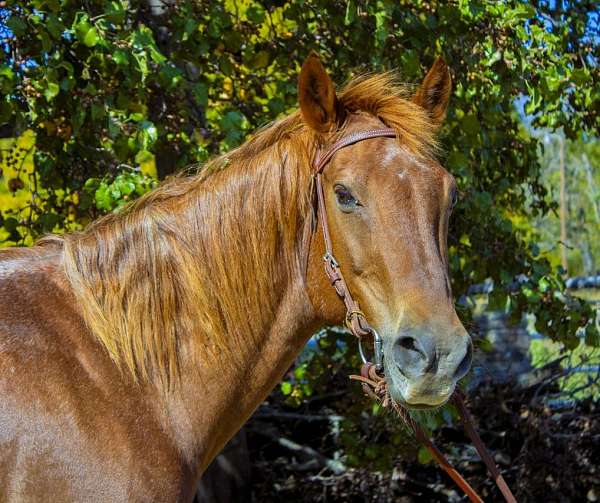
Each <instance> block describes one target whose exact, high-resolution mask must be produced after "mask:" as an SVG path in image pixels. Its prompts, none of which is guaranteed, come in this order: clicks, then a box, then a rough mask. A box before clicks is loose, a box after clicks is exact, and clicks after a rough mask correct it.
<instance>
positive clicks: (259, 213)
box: [0, 53, 472, 502]
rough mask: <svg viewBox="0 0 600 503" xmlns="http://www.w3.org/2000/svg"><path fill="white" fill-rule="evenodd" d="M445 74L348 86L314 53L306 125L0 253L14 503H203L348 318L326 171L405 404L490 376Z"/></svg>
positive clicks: (364, 306) (354, 275) (355, 281)
mask: <svg viewBox="0 0 600 503" xmlns="http://www.w3.org/2000/svg"><path fill="white" fill-rule="evenodd" d="M451 85H452V84H451V77H450V73H449V69H448V67H447V65H446V64H445V63H444V62H443V61H442V60H441V59H438V60H437V61H435V63H434V64H433V66H432V67H431V69H430V70H429V72H428V73H427V75H426V76H425V78H424V80H423V81H422V83H421V84H420V86H419V87H418V88H417V90H416V91H415V92H414V93H413V92H411V90H410V89H409V88H408V87H407V86H404V85H400V84H398V83H397V79H395V77H394V75H393V74H391V73H381V74H371V75H367V76H361V77H357V78H355V79H353V80H351V81H349V82H348V83H347V84H346V85H345V86H344V87H343V88H341V89H340V90H339V91H336V89H335V86H334V84H333V82H332V80H331V78H330V77H329V75H328V73H327V71H326V70H325V68H324V66H323V64H322V62H321V61H320V59H319V58H318V56H316V55H315V54H314V53H313V54H311V55H310V56H308V58H307V59H306V61H305V62H304V63H303V65H302V67H301V70H300V74H299V80H298V98H299V110H297V111H296V112H294V113H292V114H291V115H288V116H286V117H284V118H283V119H280V120H277V121H275V122H274V123H272V124H270V125H269V126H267V127H265V128H263V129H262V130H259V131H258V132H257V133H255V135H254V136H253V137H252V138H251V139H249V140H248V141H247V142H246V143H244V144H243V145H242V146H240V147H238V148H236V149H234V150H232V151H231V152H229V153H226V154H224V155H221V156H219V157H216V158H215V159H213V160H211V161H209V162H208V163H207V164H206V165H205V166H204V167H203V168H202V169H200V170H198V172H197V173H194V174H190V173H187V174H181V175H178V176H174V177H172V178H171V179H169V180H167V181H165V182H164V183H162V184H161V185H159V186H158V187H157V188H156V189H155V190H153V191H151V192H149V193H148V194H146V195H145V196H142V197H141V198H139V199H138V200H136V201H134V202H132V203H131V204H130V205H129V206H127V207H125V208H124V209H123V210H122V211H119V212H116V213H112V214H109V215H107V216H104V217H102V218H100V219H99V220H97V221H95V222H93V223H92V224H90V225H89V226H88V227H87V228H86V229H85V230H83V231H81V232H74V233H67V234H64V235H50V236H47V237H44V238H42V239H41V240H40V241H39V242H38V243H37V244H36V245H35V246H33V247H31V248H13V249H5V250H3V251H2V252H1V253H0V278H1V280H0V396H1V400H0V500H1V501H3V502H16V501H19V502H23V501H40V500H42V499H46V498H51V499H52V500H53V501H65V502H67V501H69V502H70V501H106V502H108V501H110V502H113V501H114V502H116V501H129V502H138V501H139V502H149V501H161V502H163V501H190V500H192V498H193V495H194V492H195V487H196V484H197V482H198V480H199V477H200V475H201V474H202V472H203V470H204V469H205V468H206V467H207V465H208V464H209V462H210V461H211V460H212V459H213V458H214V457H215V456H216V454H217V453H218V452H219V451H220V450H221V448H222V447H223V446H224V444H225V443H226V442H227V440H228V439H229V438H231V437H232V436H233V435H234V434H235V432H236V431H238V430H239V428H240V427H241V426H242V425H243V423H244V422H245V421H246V420H247V419H248V417H249V416H250V415H251V414H252V412H253V411H254V410H255V409H256V408H257V407H258V405H259V404H260V403H261V401H262V400H264V399H265V397H266V396H267V395H268V393H269V392H270V391H271V390H272V389H273V387H274V386H275V385H276V384H277V382H278V381H279V380H280V379H281V378H282V376H283V375H284V373H285V372H286V370H287V369H288V368H289V367H290V366H291V365H292V363H293V361H294V359H295V358H296V357H297V355H298V354H299V352H300V351H301V349H302V347H303V345H304V344H305V343H306V341H307V340H308V339H309V338H310V336H311V334H313V333H314V332H315V331H316V330H318V329H319V328H320V327H322V326H324V325H326V324H330V325H332V324H339V323H341V322H342V321H343V319H344V317H345V315H346V312H345V308H344V305H343V303H342V302H340V298H339V297H338V295H337V294H336V292H335V291H334V290H333V289H332V288H331V285H330V284H329V280H328V278H327V277H326V276H325V275H324V274H323V261H322V255H323V251H324V247H325V244H326V243H325V242H324V239H325V238H324V237H323V236H322V235H321V234H320V233H318V232H316V229H317V222H316V220H318V215H317V212H316V211H315V197H314V177H313V172H312V168H311V166H312V165H313V164H314V161H315V156H317V155H318V153H319V152H321V151H322V149H323V148H325V147H327V146H328V145H332V144H333V143H335V142H336V141H337V140H339V139H341V138H344V137H345V136H347V135H349V134H353V133H356V132H360V131H364V130H373V129H378V128H383V127H385V128H389V129H391V130H393V132H394V133H395V137H393V138H392V137H389V136H390V135H388V136H387V137H374V138H369V139H364V140H363V141H360V142H357V143H355V144H352V145H348V146H346V147H345V148H343V149H341V150H339V151H338V152H336V153H335V154H334V155H333V157H332V158H331V159H330V161H329V164H328V166H327V168H326V169H325V170H324V171H323V173H322V187H321V188H322V195H323V201H324V203H325V204H326V206H327V208H328V212H327V216H326V218H327V224H328V226H329V231H330V238H331V242H332V243H333V248H334V250H335V256H336V260H337V263H339V265H340V267H341V268H342V269H343V270H344V273H345V281H346V283H347V287H348V289H349V291H351V292H352V294H353V296H354V298H355V299H357V303H358V304H360V308H361V310H362V311H361V312H362V313H364V315H365V316H366V317H367V318H368V319H369V322H370V324H371V326H372V327H374V328H375V329H376V330H377V333H378V334H380V335H381V339H382V343H383V357H384V372H385V376H386V380H387V382H388V386H389V390H390V394H391V397H392V399H393V400H395V401H396V402H397V403H400V404H402V405H403V406H405V407H409V408H411V407H412V408H424V409H430V408H435V407H439V406H440V405H442V404H443V403H445V402H446V401H447V400H448V399H449V397H450V396H451V395H452V393H453V391H454V389H455V386H456V383H457V381H458V380H459V379H460V378H461V377H463V376H464V375H465V373H466V372H467V370H468V369H469V366H470V363H471V354H472V344H471V339H470V337H469V335H468V333H467V332H466V330H465V328H464V327H463V325H462V324H461V322H460V320H459V318H458V316H457V314H456V312H455V309H454V303H453V298H452V293H451V287H450V279H449V273H448V249H447V233H448V222H449V217H450V214H451V211H452V207H453V204H454V203H455V201H456V193H457V188H456V183H455V180H454V179H453V177H452V176H451V175H450V174H449V173H448V172H447V171H446V170H445V169H444V168H443V167H442V166H441V165H440V163H439V162H438V161H437V160H436V158H437V157H438V156H437V151H438V148H439V147H438V140H437V132H438V130H439V127H440V125H441V123H442V121H443V119H444V116H445V113H446V109H447V105H448V100H449V96H450V93H451Z"/></svg>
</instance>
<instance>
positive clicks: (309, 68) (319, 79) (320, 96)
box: [298, 52, 338, 133]
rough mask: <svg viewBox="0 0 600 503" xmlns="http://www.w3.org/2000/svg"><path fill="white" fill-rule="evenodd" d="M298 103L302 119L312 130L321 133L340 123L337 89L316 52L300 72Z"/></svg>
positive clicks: (310, 55) (311, 54)
mask: <svg viewBox="0 0 600 503" xmlns="http://www.w3.org/2000/svg"><path fill="white" fill-rule="evenodd" d="M298 101H299V102H300V112H301V113H302V118H303V119H304V122H306V124H308V125H309V126H310V127H311V128H313V129H315V130H317V131H319V132H321V133H326V132H327V131H331V130H332V129H334V128H335V126H336V124H337V122H338V112H337V109H338V103H337V98H336V95H335V89H334V86H333V82H332V81H331V79H330V78H329V75H327V72H326V71H325V68H324V67H323V65H322V64H321V60H320V59H319V56H317V54H316V53H315V52H311V53H310V54H309V56H308V58H306V61H304V64H303V65H302V70H300V77H299V79H298Z"/></svg>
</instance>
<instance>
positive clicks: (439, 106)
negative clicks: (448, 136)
mask: <svg viewBox="0 0 600 503" xmlns="http://www.w3.org/2000/svg"><path fill="white" fill-rule="evenodd" d="M451 90H452V77H450V70H449V69H448V66H447V65H446V63H445V62H444V60H443V59H442V58H438V59H437V60H436V61H435V63H434V64H433V66H432V67H431V69H430V70H429V72H428V73H427V76H426V77H425V79H424V80H423V83H422V84H421V86H420V87H419V89H417V92H416V93H415V95H414V97H413V102H414V103H416V104H417V105H419V106H420V107H423V108H424V109H425V110H426V111H427V112H428V113H429V116H430V117H431V120H432V122H433V123H434V124H436V125H437V124H440V123H441V122H442V121H443V120H444V117H445V116H446V109H447V108H448V100H449V98H450V91H451Z"/></svg>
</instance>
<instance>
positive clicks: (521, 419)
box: [247, 384, 600, 503]
mask: <svg viewBox="0 0 600 503" xmlns="http://www.w3.org/2000/svg"><path fill="white" fill-rule="evenodd" d="M534 391H535V390H534V389H528V390H520V391H518V390H516V388H515V386H512V385H510V384H505V385H482V386H480V387H479V388H478V389H476V390H475V391H473V392H472V393H471V395H470V398H469V408H470V410H471V412H472V414H473V416H474V417H475V419H476V421H477V422H478V430H479V432H480V435H481V436H482V438H483V440H484V442H485V443H486V445H487V447H488V448H489V449H490V451H491V453H492V455H493V456H494V458H495V460H496V462H497V464H498V465H499V467H500V468H501V470H502V472H503V475H504V477H505V479H506V481H507V482H508V484H509V486H510V487H511V488H512V489H513V491H514V492H515V495H516V497H517V499H518V500H519V501H520V502H536V503H539V502H548V503H550V502H561V503H562V502H586V501H590V502H594V501H600V473H599V469H600V407H599V404H598V403H594V402H592V401H587V402H581V403H578V404H577V405H574V406H571V407H569V408H564V409H550V408H548V407H547V406H544V405H543V403H542V402H540V401H539V400H537V397H535V394H534ZM276 412H277V411H276ZM279 412H280V414H281V413H282V412H283V415H282V417H278V414H277V413H273V414H271V415H270V416H269V415H268V414H262V416H261V415H260V414H258V415H257V417H255V418H254V419H253V420H252V421H251V422H250V423H249V425H248V427H247V435H248V447H249V452H250V461H251V474H252V475H251V480H252V485H251V492H252V501H254V502H261V503H262V502H311V503H314V502H328V503H331V502H344V503H354V502H356V503H359V502H377V503H389V502H392V501H393V502H398V503H411V502H444V503H445V502H455V501H456V502H458V501H466V498H465V497H464V496H462V495H461V494H460V493H459V491H458V489H457V488H456V487H455V486H454V484H453V482H452V481H451V480H450V479H449V478H448V477H447V476H446V475H445V474H444V473H443V472H442V471H441V470H440V469H439V468H437V466H435V464H427V465H423V464H420V463H418V462H417V461H416V459H415V452H416V449H413V450H412V452H410V449H408V452H409V454H408V455H407V453H406V451H405V453H404V457H400V456H398V457H397V458H396V459H395V461H394V463H393V470H389V469H388V470H387V471H376V470H368V469H349V470H345V471H341V470H339V473H337V474H336V473H334V471H335V470H334V471H332V469H331V468H327V467H323V464H322V463H316V462H315V460H314V456H313V458H312V459H311V455H310V453H311V451H310V449H314V452H315V456H319V455H321V454H323V451H322V449H323V444H322V433H320V432H319V428H320V425H319V424H318V423H310V422H308V423H307V422H306V421H302V420H300V419H298V420H297V421H295V420H293V414H292V415H291V416H290V415H289V413H286V412H285V411H281V410H280V411H279ZM328 412H330V411H325V412H323V410H321V409H319V408H315V410H312V411H308V413H312V414H319V413H328ZM286 414H287V415H286ZM290 417H291V419H290ZM315 417H316V416H315ZM459 428H460V426H459V425H457V426H456V427H453V426H446V427H442V428H441V429H439V430H438V431H437V433H436V436H435V442H436V444H437V445H438V447H440V448H441V449H442V450H443V452H444V453H445V454H446V455H447V456H448V458H449V460H450V461H451V462H452V463H453V464H454V466H456V467H457V468H458V469H459V470H460V471H461V473H462V474H463V476H465V478H467V480H468V481H469V482H470V483H471V484H472V485H473V486H474V488H475V489H476V490H477V491H478V492H479V493H480V494H481V495H482V497H483V498H484V499H485V501H491V502H495V501H502V497H501V495H500V494H499V492H498V491H497V490H496V488H495V486H493V483H492V482H491V480H490V479H489V478H488V476H487V473H486V471H485V466H484V465H483V463H482V462H481V461H480V460H479V458H478V456H477V454H476V452H475V450H474V448H473V447H472V446H471V444H470V443H469V440H468V438H467V437H466V436H465V435H464V434H463V432H462V430H461V429H459ZM280 438H285V439H286V441H288V444H289V445H288V444H285V443H284V445H282V442H281V440H280ZM278 439H279V440H278ZM298 449H300V450H298ZM307 449H308V450H307ZM319 449H321V450H320V451H319ZM307 453H308V454H307ZM326 455H327V453H325V456H326ZM327 459H329V458H327ZM334 468H335V467H334Z"/></svg>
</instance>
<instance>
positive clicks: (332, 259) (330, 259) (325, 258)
mask: <svg viewBox="0 0 600 503" xmlns="http://www.w3.org/2000/svg"><path fill="white" fill-rule="evenodd" d="M323 261H324V262H329V263H330V264H331V266H332V267H339V266H340V265H339V264H338V262H337V260H336V259H335V257H334V256H333V255H332V254H331V253H329V252H327V253H326V254H325V255H323Z"/></svg>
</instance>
